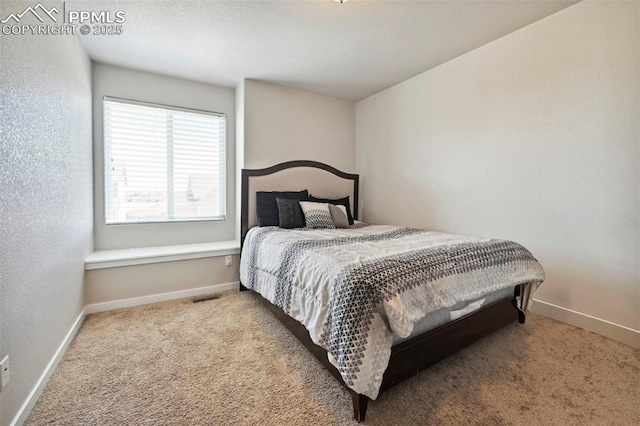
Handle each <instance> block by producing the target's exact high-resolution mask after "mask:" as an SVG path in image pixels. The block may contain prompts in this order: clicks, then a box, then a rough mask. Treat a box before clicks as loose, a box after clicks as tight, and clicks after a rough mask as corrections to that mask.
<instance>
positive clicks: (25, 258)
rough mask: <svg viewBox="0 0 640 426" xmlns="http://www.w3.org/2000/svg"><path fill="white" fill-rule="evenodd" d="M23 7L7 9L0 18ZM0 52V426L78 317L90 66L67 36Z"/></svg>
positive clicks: (86, 236)
mask: <svg viewBox="0 0 640 426" xmlns="http://www.w3.org/2000/svg"><path fill="white" fill-rule="evenodd" d="M24 7H25V4H24V3H14V4H7V3H5V4H3V5H2V7H1V8H0V16H7V14H8V13H9V11H13V12H18V11H21V10H23V9H24ZM5 12H6V13H5ZM0 51H1V52H2V59H1V61H2V62H1V65H0V68H1V71H0V88H1V95H0V112H1V114H0V358H3V357H4V356H5V355H9V356H10V361H11V362H10V364H11V381H10V382H9V384H8V385H7V387H6V388H5V389H4V390H3V391H2V393H0V424H1V425H8V424H10V423H11V421H12V420H13V419H14V417H15V416H16V414H17V413H18V412H19V410H20V408H21V406H22V404H23V402H24V401H25V400H26V399H27V396H28V395H29V393H30V392H31V391H32V389H33V388H34V386H35V385H36V383H37V382H38V379H39V378H40V375H41V374H43V372H44V370H45V368H46V366H47V364H48V363H49V361H50V360H51V359H52V358H53V356H54V354H55V353H56V350H57V349H58V346H59V345H60V343H61V342H62V341H63V339H64V338H65V335H66V334H67V332H68V331H69V329H70V328H71V326H72V325H73V324H74V322H75V320H76V319H77V318H78V317H79V315H80V313H81V312H82V309H83V307H84V303H83V289H82V280H83V273H84V259H85V258H86V257H87V255H88V254H89V253H90V252H91V250H92V248H93V241H92V236H93V229H92V226H93V217H92V205H93V198H92V171H91V161H92V155H91V149H92V140H91V65H90V62H89V59H88V57H87V55H86V54H85V53H84V50H83V48H82V47H81V45H80V42H79V40H78V39H77V38H76V37H73V36H44V35H37V36H28V35H21V36H0ZM33 402H35V401H33Z"/></svg>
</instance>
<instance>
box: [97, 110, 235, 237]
mask: <svg viewBox="0 0 640 426" xmlns="http://www.w3.org/2000/svg"><path fill="white" fill-rule="evenodd" d="M103 107H104V160H105V161H104V163H105V180H104V182H105V184H104V186H105V188H104V191H105V221H106V223H107V224H118V223H136V222H137V223H144V222H175V221H190V220H216V219H224V217H225V213H226V209H225V199H226V191H225V161H226V157H225V142H226V119H225V116H224V114H217V113H210V112H203V111H195V110H188V109H182V108H174V107H169V106H164V105H154V104H147V103H141V102H135V101H128V100H122V99H114V98H108V97H105V98H104V101H103Z"/></svg>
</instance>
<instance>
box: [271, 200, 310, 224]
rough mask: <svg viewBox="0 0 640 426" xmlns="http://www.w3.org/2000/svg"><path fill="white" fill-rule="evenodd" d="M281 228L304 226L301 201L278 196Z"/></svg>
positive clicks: (277, 202)
mask: <svg viewBox="0 0 640 426" xmlns="http://www.w3.org/2000/svg"><path fill="white" fill-rule="evenodd" d="M276 204H278V216H279V219H280V224H279V226H280V228H288V229H291V228H304V215H303V214H302V209H301V208H300V201H299V200H296V199H292V198H280V197H277V198H276Z"/></svg>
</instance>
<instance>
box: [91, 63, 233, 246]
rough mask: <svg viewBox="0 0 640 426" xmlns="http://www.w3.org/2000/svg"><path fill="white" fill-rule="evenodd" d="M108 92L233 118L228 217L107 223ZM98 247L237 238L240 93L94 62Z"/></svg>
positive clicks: (230, 123)
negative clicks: (105, 148) (104, 138)
mask: <svg viewBox="0 0 640 426" xmlns="http://www.w3.org/2000/svg"><path fill="white" fill-rule="evenodd" d="M104 96H112V97H119V98H125V99H133V100H137V101H145V102H154V103H160V104H166V105H173V106H179V107H184V108H194V109H201V110H205V111H212V112H220V113H224V114H226V117H227V218H226V220H224V221H204V222H176V223H161V224H137V225H105V221H104V163H103V154H102V153H103V141H102V134H103V129H102V114H103V112H102V100H103V98H104ZM93 120H94V121H93V123H94V124H93V134H94V182H95V194H96V196H95V204H94V209H95V225H94V226H95V246H96V250H107V249H120V248H131V247H153V246H163V245H175V244H190V243H204V242H212V241H228V240H233V239H235V217H236V213H235V209H236V203H235V128H236V124H235V93H234V90H233V89H230V88H225V87H219V86H213V85H210V84H204V83H197V82H193V81H189V80H183V79H179V78H174V77H168V76H163V75H159V74H152V73H147V72H142V71H134V70H131V69H127V68H121V67H116V66H112V65H105V64H101V63H93Z"/></svg>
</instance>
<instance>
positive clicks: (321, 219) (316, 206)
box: [300, 201, 335, 229]
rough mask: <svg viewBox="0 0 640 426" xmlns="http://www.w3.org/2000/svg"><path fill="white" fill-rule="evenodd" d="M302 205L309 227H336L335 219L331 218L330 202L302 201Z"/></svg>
mask: <svg viewBox="0 0 640 426" xmlns="http://www.w3.org/2000/svg"><path fill="white" fill-rule="evenodd" d="M300 207H301V208H302V213H304V220H305V222H306V227H307V228H311V229H320V228H328V229H335V225H334V224H333V219H332V218H331V212H330V211H329V204H327V203H312V202H311V201H300Z"/></svg>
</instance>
